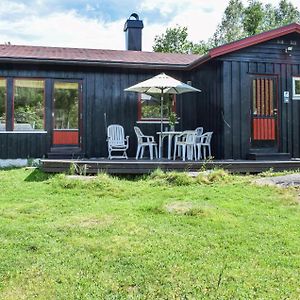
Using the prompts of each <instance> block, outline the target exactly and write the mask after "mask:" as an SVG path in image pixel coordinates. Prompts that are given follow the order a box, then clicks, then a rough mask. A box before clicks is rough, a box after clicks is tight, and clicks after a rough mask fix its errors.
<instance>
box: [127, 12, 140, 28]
mask: <svg viewBox="0 0 300 300" xmlns="http://www.w3.org/2000/svg"><path fill="white" fill-rule="evenodd" d="M132 18H134V19H132ZM128 28H140V29H143V28H144V24H143V21H142V20H140V18H139V15H138V14H137V13H132V14H131V15H130V17H129V18H128V19H127V20H126V22H125V25H124V31H127V29H128Z"/></svg>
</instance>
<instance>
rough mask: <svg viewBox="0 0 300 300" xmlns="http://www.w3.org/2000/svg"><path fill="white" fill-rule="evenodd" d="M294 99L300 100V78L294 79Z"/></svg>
mask: <svg viewBox="0 0 300 300" xmlns="http://www.w3.org/2000/svg"><path fill="white" fill-rule="evenodd" d="M293 99H295V100H300V77H293Z"/></svg>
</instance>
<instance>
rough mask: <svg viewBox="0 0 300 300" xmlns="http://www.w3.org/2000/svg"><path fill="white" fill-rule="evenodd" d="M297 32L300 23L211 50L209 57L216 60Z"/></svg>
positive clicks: (299, 30)
mask: <svg viewBox="0 0 300 300" xmlns="http://www.w3.org/2000/svg"><path fill="white" fill-rule="evenodd" d="M293 32H297V33H300V24H298V23H292V24H290V25H287V26H284V27H280V28H277V29H273V30H270V31H266V32H263V33H259V34H257V35H253V36H250V37H247V38H244V39H242V40H239V41H236V42H233V43H230V44H225V45H223V46H220V47H217V48H214V49H211V50H210V51H209V56H210V58H215V57H218V56H221V55H224V54H227V53H230V52H233V51H237V50H240V49H243V48H246V47H249V46H252V45H256V44H259V43H262V42H266V41H268V40H272V39H275V38H277V37H280V36H283V35H286V34H289V33H293Z"/></svg>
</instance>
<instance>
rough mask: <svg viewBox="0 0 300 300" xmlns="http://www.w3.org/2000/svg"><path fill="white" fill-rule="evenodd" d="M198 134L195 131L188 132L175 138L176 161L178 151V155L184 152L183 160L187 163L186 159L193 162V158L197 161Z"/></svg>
mask: <svg viewBox="0 0 300 300" xmlns="http://www.w3.org/2000/svg"><path fill="white" fill-rule="evenodd" d="M195 141H196V132H195V130H186V131H183V132H182V133H181V134H179V135H176V136H175V146H174V157H173V159H174V160H175V159H176V151H177V149H178V153H180V150H182V160H183V161H185V158H186V156H187V158H188V159H189V160H192V159H193V157H194V158H195V160H196V142H195Z"/></svg>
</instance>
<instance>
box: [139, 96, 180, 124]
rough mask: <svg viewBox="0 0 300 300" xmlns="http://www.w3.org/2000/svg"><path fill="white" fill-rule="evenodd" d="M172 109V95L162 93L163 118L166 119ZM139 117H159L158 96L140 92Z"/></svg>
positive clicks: (151, 118)
mask: <svg viewBox="0 0 300 300" xmlns="http://www.w3.org/2000/svg"><path fill="white" fill-rule="evenodd" d="M173 110H174V101H173V96H172V95H164V102H163V118H164V119H167V118H168V116H169V113H170V111H173ZM141 119H148V120H149V119H150V120H153V119H160V96H159V95H152V96H150V95H146V94H141Z"/></svg>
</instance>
